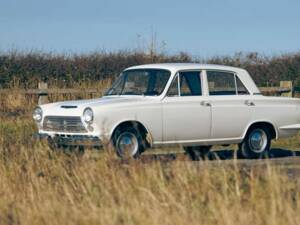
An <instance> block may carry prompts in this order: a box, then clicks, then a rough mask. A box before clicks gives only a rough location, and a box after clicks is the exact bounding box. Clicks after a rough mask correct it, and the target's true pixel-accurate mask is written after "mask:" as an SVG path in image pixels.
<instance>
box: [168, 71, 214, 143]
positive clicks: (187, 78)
mask: <svg viewBox="0 0 300 225" xmlns="http://www.w3.org/2000/svg"><path fill="white" fill-rule="evenodd" d="M201 83H202V82H201V72H200V71H184V72H180V73H178V74H177V75H176V76H175V78H174V80H173V82H172V84H171V86H170V88H169V91H168V93H167V96H166V97H165V98H164V100H163V141H164V143H194V142H197V141H199V140H203V139H209V138H210V132H211V130H210V127H211V107H210V104H209V102H208V101H207V97H204V96H202V86H201Z"/></svg>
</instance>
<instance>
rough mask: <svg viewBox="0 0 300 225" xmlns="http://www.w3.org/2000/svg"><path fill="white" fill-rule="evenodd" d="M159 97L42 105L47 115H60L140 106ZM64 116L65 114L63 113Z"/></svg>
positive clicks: (110, 97)
mask: <svg viewBox="0 0 300 225" xmlns="http://www.w3.org/2000/svg"><path fill="white" fill-rule="evenodd" d="M154 99H157V97H150V96H105V97H102V98H97V99H87V100H75V101H64V102H56V103H50V104H45V105H42V106H41V107H42V109H43V111H44V112H46V114H49V113H50V112H51V114H52V113H58V114H60V112H70V111H72V112H76V111H78V112H80V113H82V111H83V110H84V109H85V108H87V107H91V108H94V107H104V106H116V105H118V106H119V105H120V106H121V105H124V104H138V103H142V102H145V101H146V102H148V101H153V100H154ZM47 112H49V113H47ZM63 114H64V113H63Z"/></svg>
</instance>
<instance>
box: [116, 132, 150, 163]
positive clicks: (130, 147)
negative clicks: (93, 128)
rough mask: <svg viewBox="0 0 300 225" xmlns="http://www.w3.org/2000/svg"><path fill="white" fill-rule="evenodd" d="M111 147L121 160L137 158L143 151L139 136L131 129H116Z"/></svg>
mask: <svg viewBox="0 0 300 225" xmlns="http://www.w3.org/2000/svg"><path fill="white" fill-rule="evenodd" d="M113 145H114V148H115V150H116V153H117V155H118V156H119V157H120V158H123V159H129V158H137V157H138V156H139V155H140V154H141V153H142V152H143V151H144V150H145V146H144V144H143V138H142V136H141V134H140V133H139V132H138V131H137V130H136V129H134V128H133V127H126V128H123V129H118V130H117V131H116V133H115V134H114V136H113Z"/></svg>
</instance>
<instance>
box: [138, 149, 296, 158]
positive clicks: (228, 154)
mask: <svg viewBox="0 0 300 225" xmlns="http://www.w3.org/2000/svg"><path fill="white" fill-rule="evenodd" d="M185 155H186V154H185ZM182 156H183V154H182V153H177V154H176V153H171V154H153V155H152V154H149V155H147V156H144V157H142V158H144V159H146V160H149V159H150V160H151V159H152V160H167V161H169V160H171V161H172V160H175V159H178V158H182ZM293 156H300V151H293V150H287V149H281V148H273V149H271V150H270V152H269V155H268V158H271V159H276V158H285V157H293ZM187 157H188V156H187V155H186V156H185V157H184V158H187ZM231 159H245V158H244V157H243V156H242V155H241V154H240V153H239V152H238V151H235V150H231V149H226V150H217V151H211V152H210V153H208V156H207V157H206V160H231Z"/></svg>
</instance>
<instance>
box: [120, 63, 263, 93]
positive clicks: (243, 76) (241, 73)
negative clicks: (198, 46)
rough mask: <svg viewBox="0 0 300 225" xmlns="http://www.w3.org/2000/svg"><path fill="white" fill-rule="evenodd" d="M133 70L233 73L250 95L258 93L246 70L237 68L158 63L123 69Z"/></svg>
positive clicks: (198, 64)
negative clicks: (217, 71)
mask: <svg viewBox="0 0 300 225" xmlns="http://www.w3.org/2000/svg"><path fill="white" fill-rule="evenodd" d="M134 69H165V70H169V71H171V72H172V73H176V72H177V71H180V70H220V71H228V72H234V73H236V74H237V75H238V77H239V78H240V80H241V81H242V83H243V84H244V85H245V86H246V87H247V89H248V91H249V92H250V93H251V94H257V93H260V91H259V89H258V88H257V86H256V84H255V83H254V81H253V80H252V78H251V76H250V75H249V73H248V72H247V71H246V70H244V69H241V68H237V67H232V66H223V65H214V64H200V63H158V64H146V65H139V66H132V67H129V68H127V69H125V71H126V70H134Z"/></svg>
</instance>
